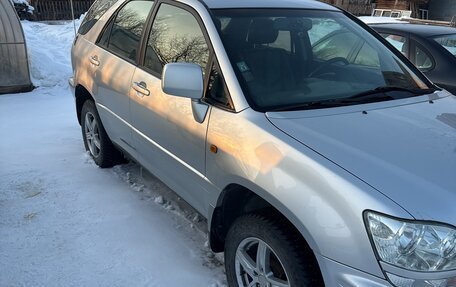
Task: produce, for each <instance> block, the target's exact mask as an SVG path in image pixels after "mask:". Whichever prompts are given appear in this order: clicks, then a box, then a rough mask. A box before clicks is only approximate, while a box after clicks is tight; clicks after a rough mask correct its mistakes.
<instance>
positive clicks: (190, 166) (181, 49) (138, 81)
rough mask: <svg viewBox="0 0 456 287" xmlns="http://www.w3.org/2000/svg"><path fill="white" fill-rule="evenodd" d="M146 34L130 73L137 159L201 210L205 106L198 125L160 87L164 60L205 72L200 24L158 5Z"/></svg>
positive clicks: (183, 104)
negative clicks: (141, 53) (141, 55)
mask: <svg viewBox="0 0 456 287" xmlns="http://www.w3.org/2000/svg"><path fill="white" fill-rule="evenodd" d="M155 14H156V15H155V16H154V21H153V22H152V25H151V27H150V29H149V30H150V31H149V35H148V38H146V43H145V49H144V50H145V51H144V54H145V56H144V61H143V63H142V65H140V66H139V67H138V68H137V69H136V71H135V74H134V76H133V80H132V83H133V85H134V86H135V87H136V90H135V91H134V92H133V93H131V116H132V124H133V126H134V131H133V137H134V140H135V145H136V147H137V151H138V155H139V157H138V159H139V161H140V162H141V163H142V164H143V165H144V166H146V167H147V168H148V169H149V170H151V171H152V172H153V173H154V174H155V175H157V176H159V177H160V179H162V180H163V181H165V183H166V184H167V185H169V186H170V187H171V188H173V189H174V190H175V191H176V192H178V193H179V194H180V195H181V196H182V197H183V198H184V199H185V200H186V201H187V202H189V203H190V204H191V205H192V206H194V207H195V208H196V209H198V210H199V211H200V212H202V213H203V214H207V213H206V212H207V206H208V204H207V202H206V201H208V199H207V184H208V181H207V180H206V178H205V173H206V170H205V168H206V167H205V149H206V132H207V126H208V122H209V113H210V107H209V106H207V108H208V112H207V114H206V117H205V119H204V120H203V121H202V122H201V123H200V122H198V121H196V120H195V119H194V117H193V111H192V102H191V100H190V99H186V98H179V97H175V96H171V95H167V94H165V93H164V92H163V91H162V88H161V75H162V70H163V67H164V65H165V64H167V63H173V62H188V63H196V64H199V65H200V66H201V68H202V70H203V71H204V73H206V72H205V71H206V70H207V68H208V67H207V66H208V62H209V60H210V51H209V45H208V41H207V40H206V36H205V32H204V26H203V25H202V23H201V22H200V19H199V18H198V15H197V14H196V12H194V11H193V10H192V9H191V8H189V7H187V6H184V5H181V4H168V3H161V4H160V6H159V7H158V9H157V12H156V13H155Z"/></svg>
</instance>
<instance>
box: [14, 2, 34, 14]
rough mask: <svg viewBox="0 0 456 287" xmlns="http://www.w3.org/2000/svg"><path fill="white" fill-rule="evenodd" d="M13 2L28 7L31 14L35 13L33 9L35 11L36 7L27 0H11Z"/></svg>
mask: <svg viewBox="0 0 456 287" xmlns="http://www.w3.org/2000/svg"><path fill="white" fill-rule="evenodd" d="M10 1H11V3H13V5H14V4H16V5H23V6H25V7H26V8H27V12H28V13H30V14H33V11H35V8H33V6H32V5H30V4H29V2H28V1H27V0H10Z"/></svg>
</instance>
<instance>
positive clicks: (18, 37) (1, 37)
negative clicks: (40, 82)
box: [0, 0, 33, 94]
mask: <svg viewBox="0 0 456 287" xmlns="http://www.w3.org/2000/svg"><path fill="white" fill-rule="evenodd" d="M32 89H33V85H32V82H31V80H30V72H29V65H28V57H27V48H26V45H25V38H24V31H23V30H22V26H21V23H20V21H19V18H18V16H17V14H16V11H15V9H14V7H13V5H12V3H11V2H10V0H0V94H5V93H19V92H28V91H31V90H32Z"/></svg>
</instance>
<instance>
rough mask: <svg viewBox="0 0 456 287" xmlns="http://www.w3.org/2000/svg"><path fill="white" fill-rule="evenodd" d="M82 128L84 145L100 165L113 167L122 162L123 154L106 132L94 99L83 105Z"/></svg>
mask: <svg viewBox="0 0 456 287" xmlns="http://www.w3.org/2000/svg"><path fill="white" fill-rule="evenodd" d="M81 129H82V138H83V140H84V146H85V148H86V150H87V151H89V152H90V155H91V156H92V158H93V160H94V161H95V163H96V164H97V165H98V166H99V167H102V168H105V167H112V166H114V165H115V164H117V163H118V162H120V159H121V158H122V154H121V153H120V152H119V151H118V150H117V149H116V148H115V147H114V145H113V144H112V142H111V140H110V139H109V137H108V135H107V134H106V131H105V129H104V127H103V124H102V123H101V120H100V116H99V115H98V112H97V109H96V107H95V103H94V102H93V101H90V100H88V101H86V102H85V103H84V105H83V106H82V111H81Z"/></svg>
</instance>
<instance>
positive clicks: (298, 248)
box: [225, 214, 324, 287]
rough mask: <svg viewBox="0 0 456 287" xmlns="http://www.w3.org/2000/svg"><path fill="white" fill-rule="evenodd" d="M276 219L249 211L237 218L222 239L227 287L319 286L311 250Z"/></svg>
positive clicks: (320, 284) (318, 275)
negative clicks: (224, 239) (223, 241)
mask: <svg viewBox="0 0 456 287" xmlns="http://www.w3.org/2000/svg"><path fill="white" fill-rule="evenodd" d="M301 243H302V239H300V238H298V236H297V235H296V234H293V232H290V231H289V230H287V228H286V227H285V226H284V225H282V224H280V222H279V221H278V220H274V219H268V218H266V217H263V216H261V215H255V214H249V215H245V216H242V217H240V218H238V219H237V220H236V221H235V222H234V223H233V225H232V227H231V228H230V230H229V232H228V235H227V238H226V241H225V266H226V273H227V278H228V284H229V286H238V287H275V286H278V287H299V286H309V287H310V286H311V287H321V286H324V284H323V283H322V282H323V281H322V279H321V275H320V271H319V270H318V267H317V266H315V264H316V262H315V257H314V256H313V254H312V251H311V250H310V249H309V247H308V246H307V245H306V244H305V243H304V244H301Z"/></svg>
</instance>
